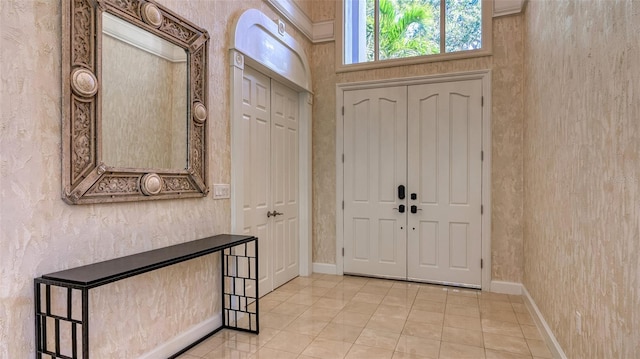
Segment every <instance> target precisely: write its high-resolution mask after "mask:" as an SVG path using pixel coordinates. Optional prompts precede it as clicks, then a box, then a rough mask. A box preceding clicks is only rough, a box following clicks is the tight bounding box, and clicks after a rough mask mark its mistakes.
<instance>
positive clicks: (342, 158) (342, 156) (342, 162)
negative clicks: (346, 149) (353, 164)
mask: <svg viewBox="0 0 640 359" xmlns="http://www.w3.org/2000/svg"><path fill="white" fill-rule="evenodd" d="M342 163H344V153H343V154H342Z"/></svg>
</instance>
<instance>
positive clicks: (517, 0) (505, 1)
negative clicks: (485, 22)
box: [493, 0, 525, 17]
mask: <svg viewBox="0 0 640 359" xmlns="http://www.w3.org/2000/svg"><path fill="white" fill-rule="evenodd" d="M524 2H525V0H494V1H493V17H500V16H506V15H513V14H519V13H521V12H522V9H524Z"/></svg>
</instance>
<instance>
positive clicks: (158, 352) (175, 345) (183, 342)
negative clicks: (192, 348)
mask: <svg viewBox="0 0 640 359" xmlns="http://www.w3.org/2000/svg"><path fill="white" fill-rule="evenodd" d="M221 325H222V315H221V314H216V315H214V316H213V317H211V318H209V319H207V320H205V321H203V322H201V323H198V324H196V325H194V326H192V327H191V328H189V329H187V330H186V331H185V332H183V333H180V334H178V335H177V336H175V337H173V338H171V339H169V340H168V341H166V342H164V343H163V344H162V345H160V346H159V347H157V348H155V349H153V350H152V351H150V352H148V353H146V354H143V355H142V356H141V357H139V358H138V359H157V358H168V357H170V356H172V355H173V354H175V353H177V352H179V351H180V350H182V349H184V348H185V347H187V346H188V345H189V344H192V343H193V342H195V341H196V340H198V339H200V338H202V337H204V336H205V335H207V334H209V333H211V332H212V331H214V330H215V329H216V328H219V327H220V326H221Z"/></svg>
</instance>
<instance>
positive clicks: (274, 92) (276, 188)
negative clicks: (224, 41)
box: [271, 80, 300, 288]
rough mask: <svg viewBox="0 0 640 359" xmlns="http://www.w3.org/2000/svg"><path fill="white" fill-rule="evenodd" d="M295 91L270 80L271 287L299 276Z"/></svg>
mask: <svg viewBox="0 0 640 359" xmlns="http://www.w3.org/2000/svg"><path fill="white" fill-rule="evenodd" d="M298 108H299V107H298V93H296V92H295V91H293V90H291V89H289V88H287V87H285V86H284V85H282V84H280V83H278V82H276V81H273V80H272V81H271V183H272V185H271V188H272V195H271V198H272V206H271V208H272V213H273V211H275V216H273V217H272V218H273V219H272V231H273V236H272V238H273V270H274V288H277V287H279V286H281V285H283V284H284V283H286V282H288V281H290V280H291V279H293V278H295V277H297V276H298V274H299V271H300V264H299V260H298V259H299V247H298V246H299V233H300V230H299V220H298V214H299V211H298V207H299V199H298V193H299V191H298V161H299V156H298V123H299V116H298Z"/></svg>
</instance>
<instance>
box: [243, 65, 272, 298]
mask: <svg viewBox="0 0 640 359" xmlns="http://www.w3.org/2000/svg"><path fill="white" fill-rule="evenodd" d="M269 87H270V85H269V78H268V77H266V76H264V75H262V74H260V73H259V72H257V71H255V70H253V69H251V68H249V67H246V68H245V71H244V80H243V89H242V103H243V107H242V110H243V119H244V123H243V126H242V131H243V132H244V133H243V134H242V138H245V139H247V140H246V141H244V146H245V148H244V154H245V155H244V158H243V166H244V184H243V185H244V188H243V190H244V204H243V211H244V229H243V233H244V234H247V235H254V236H256V237H258V238H259V239H260V248H259V251H260V261H259V266H260V267H259V288H260V295H261V296H262V295H264V294H266V293H269V292H270V291H272V290H273V274H272V270H271V267H272V266H273V263H272V259H271V258H272V250H273V249H272V248H273V243H272V242H273V239H272V233H271V232H272V230H271V226H270V222H269V221H268V218H267V211H269V210H270V209H271V208H270V203H271V188H270V186H271V170H270V167H271V156H269V153H270V152H271V140H270V137H269V133H270V127H271V91H270V89H269Z"/></svg>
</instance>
